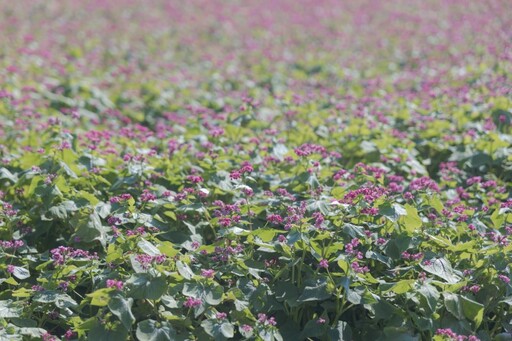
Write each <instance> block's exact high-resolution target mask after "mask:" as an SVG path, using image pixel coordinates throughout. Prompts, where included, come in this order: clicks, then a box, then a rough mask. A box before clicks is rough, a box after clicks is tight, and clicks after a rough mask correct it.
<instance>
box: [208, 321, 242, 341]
mask: <svg viewBox="0 0 512 341" xmlns="http://www.w3.org/2000/svg"><path fill="white" fill-rule="evenodd" d="M201 327H203V329H204V331H205V332H206V333H207V334H208V335H210V336H213V337H214V338H215V340H225V339H230V338H232V337H234V335H235V329H234V327H233V324H231V323H230V322H227V321H219V320H216V319H215V320H214V319H208V320H204V321H203V322H201Z"/></svg>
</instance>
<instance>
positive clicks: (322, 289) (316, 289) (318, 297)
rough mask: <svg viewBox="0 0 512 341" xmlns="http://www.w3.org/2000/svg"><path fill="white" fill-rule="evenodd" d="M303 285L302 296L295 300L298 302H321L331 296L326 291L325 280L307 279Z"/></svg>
mask: <svg viewBox="0 0 512 341" xmlns="http://www.w3.org/2000/svg"><path fill="white" fill-rule="evenodd" d="M305 284H306V286H305V288H304V290H303V292H302V295H300V297H299V298H298V299H297V301H298V302H311V301H323V300H326V299H328V298H330V297H331V296H332V294H331V293H329V292H328V291H327V280H325V279H316V280H313V279H309V280H307V281H305Z"/></svg>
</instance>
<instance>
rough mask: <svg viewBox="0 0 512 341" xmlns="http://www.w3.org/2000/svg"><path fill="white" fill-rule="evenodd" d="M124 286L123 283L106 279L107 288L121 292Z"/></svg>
mask: <svg viewBox="0 0 512 341" xmlns="http://www.w3.org/2000/svg"><path fill="white" fill-rule="evenodd" d="M123 286H124V283H123V281H118V280H115V279H107V288H116V289H117V290H122V289H123Z"/></svg>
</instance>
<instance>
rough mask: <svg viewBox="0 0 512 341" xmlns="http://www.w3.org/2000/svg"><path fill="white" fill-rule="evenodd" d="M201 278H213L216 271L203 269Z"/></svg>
mask: <svg viewBox="0 0 512 341" xmlns="http://www.w3.org/2000/svg"><path fill="white" fill-rule="evenodd" d="M201 276H203V277H206V278H213V276H215V271H214V270H213V269H202V270H201Z"/></svg>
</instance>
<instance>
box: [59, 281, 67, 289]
mask: <svg viewBox="0 0 512 341" xmlns="http://www.w3.org/2000/svg"><path fill="white" fill-rule="evenodd" d="M68 287H69V282H67V281H63V282H60V283H59V289H61V290H62V291H67V290H68Z"/></svg>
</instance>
